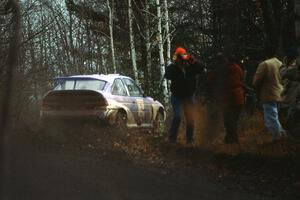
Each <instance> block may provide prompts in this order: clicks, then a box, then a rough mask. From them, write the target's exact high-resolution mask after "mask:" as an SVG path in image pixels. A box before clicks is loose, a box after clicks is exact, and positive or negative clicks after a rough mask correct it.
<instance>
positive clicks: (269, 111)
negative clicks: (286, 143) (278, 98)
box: [263, 102, 286, 140]
mask: <svg viewBox="0 0 300 200" xmlns="http://www.w3.org/2000/svg"><path fill="white" fill-rule="evenodd" d="M263 110H264V121H265V126H266V128H267V129H268V130H269V131H270V132H271V133H272V136H273V140H276V139H278V138H280V137H281V136H284V135H285V134H286V132H285V130H284V129H283V128H282V125H281V123H280V121H279V118H278V104H277V103H276V102H268V103H264V104H263Z"/></svg>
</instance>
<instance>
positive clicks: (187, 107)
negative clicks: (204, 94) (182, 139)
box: [169, 95, 194, 143]
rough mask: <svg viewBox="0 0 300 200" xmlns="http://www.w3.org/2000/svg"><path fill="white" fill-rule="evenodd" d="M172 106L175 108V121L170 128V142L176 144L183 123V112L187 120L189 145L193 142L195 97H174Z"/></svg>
mask: <svg viewBox="0 0 300 200" xmlns="http://www.w3.org/2000/svg"><path fill="white" fill-rule="evenodd" d="M171 104H172V108H173V119H172V124H171V128H170V136H169V139H170V141H172V142H176V139H177V134H178V129H179V126H180V122H181V113H182V110H183V112H184V116H185V119H186V141H187V142H188V143H189V142H192V140H193V132H194V116H193V105H194V98H193V97H186V98H180V97H177V96H174V95H172V96H171Z"/></svg>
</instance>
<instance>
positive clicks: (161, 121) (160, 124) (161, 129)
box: [152, 112, 165, 136]
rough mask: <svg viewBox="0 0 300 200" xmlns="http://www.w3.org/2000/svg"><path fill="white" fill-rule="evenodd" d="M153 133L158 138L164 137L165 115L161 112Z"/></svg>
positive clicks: (155, 122)
mask: <svg viewBox="0 0 300 200" xmlns="http://www.w3.org/2000/svg"><path fill="white" fill-rule="evenodd" d="M152 132H153V133H154V134H155V135H157V136H162V135H163V134H164V132H165V121H164V115H163V114H162V113H161V112H158V113H157V115H156V118H155V120H154V121H153V130H152Z"/></svg>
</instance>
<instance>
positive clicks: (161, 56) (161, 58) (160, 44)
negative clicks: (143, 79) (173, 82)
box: [156, 0, 168, 102]
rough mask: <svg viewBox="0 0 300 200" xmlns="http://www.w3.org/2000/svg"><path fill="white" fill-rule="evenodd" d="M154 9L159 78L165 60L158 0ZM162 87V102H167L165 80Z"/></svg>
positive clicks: (162, 73) (163, 72) (163, 73)
mask: <svg viewBox="0 0 300 200" xmlns="http://www.w3.org/2000/svg"><path fill="white" fill-rule="evenodd" d="M156 8H157V19H158V23H157V37H158V47H159V61H160V66H159V67H160V76H161V78H163V77H164V75H165V59H164V45H163V36H162V25H161V24H162V15H161V6H160V0H156ZM162 86H163V97H164V101H165V102H167V101H168V99H167V98H168V90H167V81H166V79H163V80H162Z"/></svg>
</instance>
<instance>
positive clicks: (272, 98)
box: [253, 46, 286, 142]
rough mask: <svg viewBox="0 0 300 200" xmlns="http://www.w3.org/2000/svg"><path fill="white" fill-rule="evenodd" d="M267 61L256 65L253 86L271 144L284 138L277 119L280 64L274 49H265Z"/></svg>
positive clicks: (280, 88)
mask: <svg viewBox="0 0 300 200" xmlns="http://www.w3.org/2000/svg"><path fill="white" fill-rule="evenodd" d="M266 53H267V54H266V56H267V59H266V60H265V61H263V62H261V63H260V64H259V65H258V68H257V70H256V73H255V75H254V79H253V85H254V87H255V88H256V90H257V93H258V97H259V99H260V101H261V103H262V106H263V112H264V122H265V127H266V128H267V129H268V130H269V131H270V132H271V133H272V136H273V142H276V141H278V140H279V139H280V138H281V137H283V136H286V131H285V130H284V129H283V128H282V125H281V123H280V121H279V117H278V103H280V102H281V93H282V91H283V86H282V85H281V78H280V71H279V69H280V67H281V66H282V62H281V61H280V60H278V59H277V58H276V48H275V47H272V46H269V47H268V48H266Z"/></svg>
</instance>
